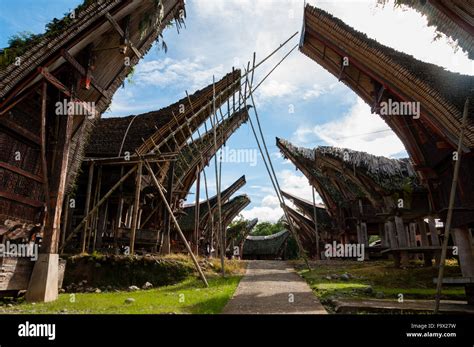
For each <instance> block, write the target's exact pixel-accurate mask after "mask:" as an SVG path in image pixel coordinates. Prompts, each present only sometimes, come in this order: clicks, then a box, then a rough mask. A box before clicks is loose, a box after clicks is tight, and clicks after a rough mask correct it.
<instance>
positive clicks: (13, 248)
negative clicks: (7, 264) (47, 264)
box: [0, 241, 38, 261]
mask: <svg viewBox="0 0 474 347" xmlns="http://www.w3.org/2000/svg"><path fill="white" fill-rule="evenodd" d="M0 258H30V259H31V260H32V261H36V260H38V244H36V243H20V244H16V243H10V241H7V242H5V243H0Z"/></svg>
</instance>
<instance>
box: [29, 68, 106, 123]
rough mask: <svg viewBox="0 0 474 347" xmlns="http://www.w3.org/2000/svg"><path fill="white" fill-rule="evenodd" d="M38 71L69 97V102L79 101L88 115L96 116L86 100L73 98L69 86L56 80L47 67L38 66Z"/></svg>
mask: <svg viewBox="0 0 474 347" xmlns="http://www.w3.org/2000/svg"><path fill="white" fill-rule="evenodd" d="M38 71H39V73H40V74H41V75H43V77H44V78H45V79H46V80H47V81H48V82H49V83H51V84H52V85H53V86H55V87H56V88H57V89H58V90H59V91H60V92H61V93H63V94H64V95H66V96H67V97H69V98H71V100H69V101H70V102H75V103H80V104H81V105H82V107H84V109H85V110H86V111H87V112H88V113H89V116H90V117H96V116H97V113H96V111H95V110H91V109H90V107H89V105H88V104H87V103H86V102H84V101H82V100H80V99H77V98H74V97H73V95H72V94H73V93H72V92H71V90H70V89H69V88H67V87H66V86H65V85H64V84H63V83H62V82H61V81H60V80H58V79H57V78H56V77H54V76H53V75H52V74H51V73H49V71H48V69H47V68H45V67H39V68H38Z"/></svg>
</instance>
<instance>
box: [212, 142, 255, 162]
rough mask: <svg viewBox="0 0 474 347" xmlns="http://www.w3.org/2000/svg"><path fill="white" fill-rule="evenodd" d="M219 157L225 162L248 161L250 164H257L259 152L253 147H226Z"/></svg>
mask: <svg viewBox="0 0 474 347" xmlns="http://www.w3.org/2000/svg"><path fill="white" fill-rule="evenodd" d="M219 157H220V159H219V160H220V161H222V162H223V163H248V164H249V165H250V166H256V165H257V157H258V152H257V150H256V149H252V148H238V149H235V148H228V147H224V148H223V149H222V150H221V154H220V156H219Z"/></svg>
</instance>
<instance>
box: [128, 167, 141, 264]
mask: <svg viewBox="0 0 474 347" xmlns="http://www.w3.org/2000/svg"><path fill="white" fill-rule="evenodd" d="M142 167H143V164H142V163H141V162H140V163H139V164H138V169H137V172H136V179H135V196H134V199H133V215H132V226H131V231H130V254H131V255H133V254H134V253H135V235H136V233H137V225H138V210H139V208H140V191H141V184H142Z"/></svg>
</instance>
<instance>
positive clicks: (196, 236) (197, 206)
mask: <svg viewBox="0 0 474 347" xmlns="http://www.w3.org/2000/svg"><path fill="white" fill-rule="evenodd" d="M200 192H201V170H200V167H199V166H198V167H197V169H196V200H195V205H194V206H195V209H194V217H195V218H194V244H195V247H196V250H195V252H196V256H198V255H199V224H200V223H199V215H200V213H201V211H200V203H199V195H200Z"/></svg>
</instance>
